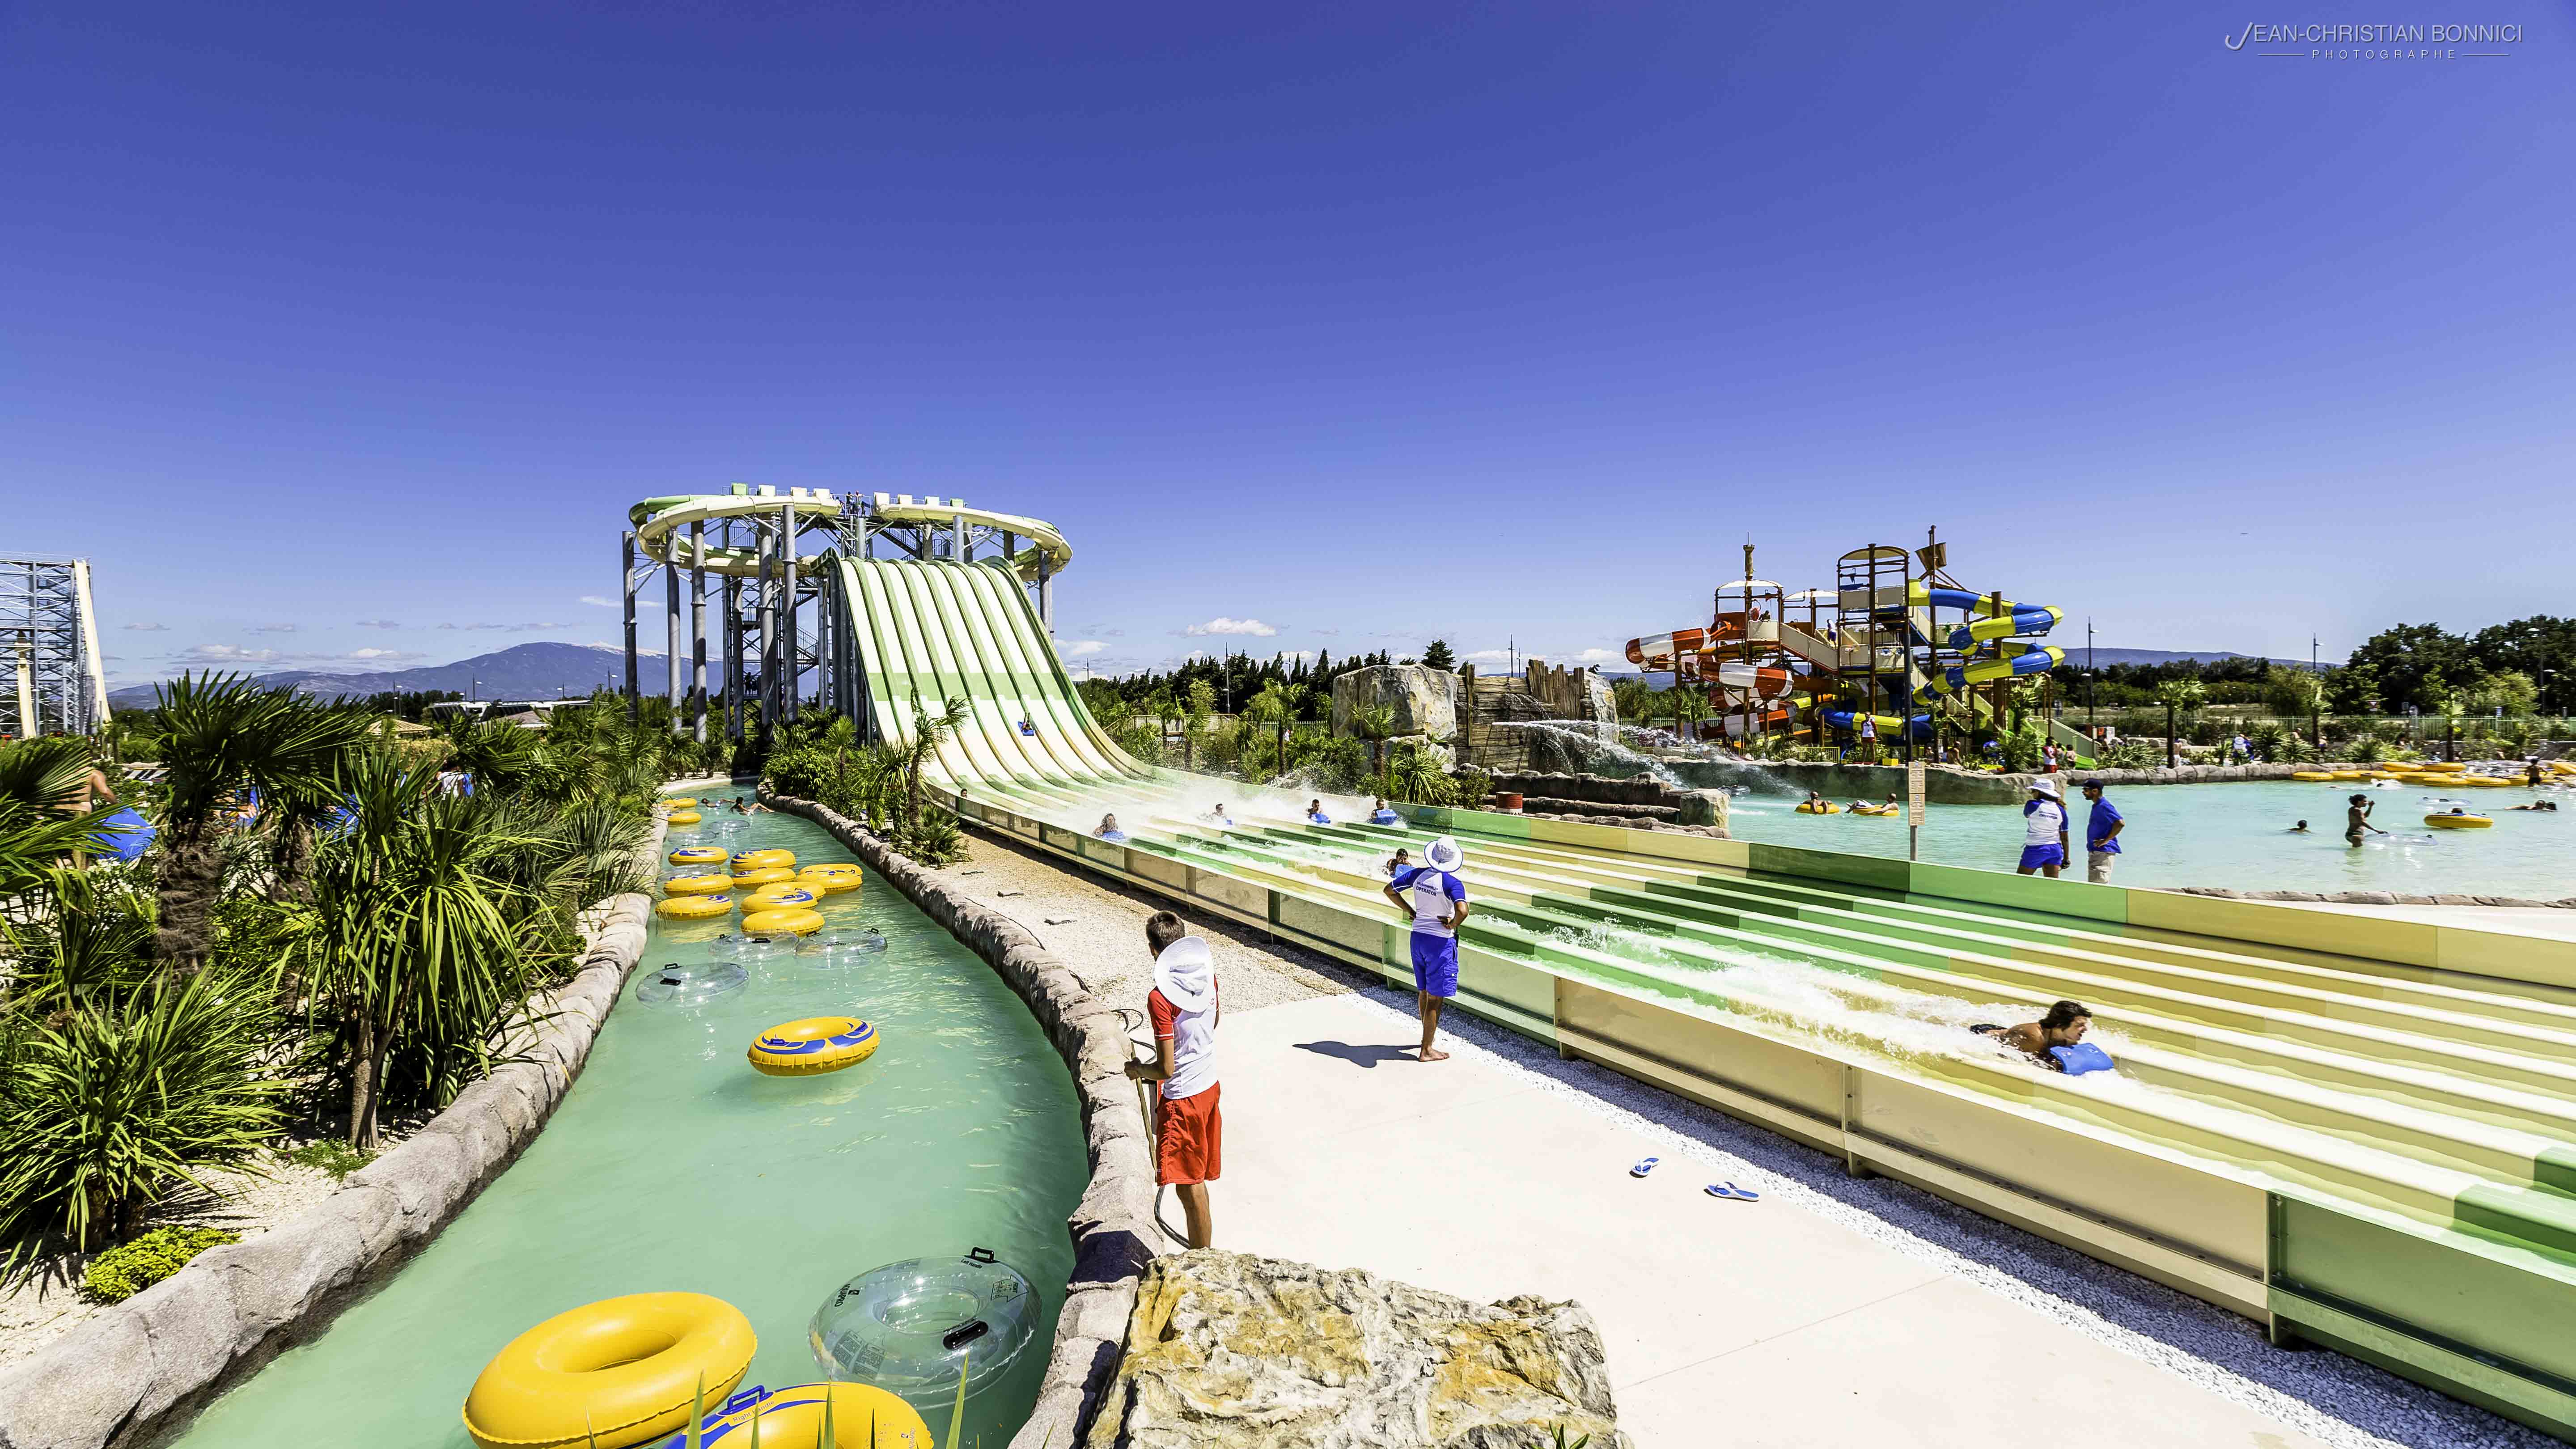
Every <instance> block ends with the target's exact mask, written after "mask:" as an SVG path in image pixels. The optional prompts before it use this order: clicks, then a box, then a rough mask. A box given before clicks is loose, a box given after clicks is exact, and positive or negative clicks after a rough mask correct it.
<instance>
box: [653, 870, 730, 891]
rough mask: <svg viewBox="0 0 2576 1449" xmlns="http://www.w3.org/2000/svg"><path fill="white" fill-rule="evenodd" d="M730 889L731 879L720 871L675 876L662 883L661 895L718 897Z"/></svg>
mask: <svg viewBox="0 0 2576 1449" xmlns="http://www.w3.org/2000/svg"><path fill="white" fill-rule="evenodd" d="M732 889H733V877H732V876H729V875H726V874H725V873H724V872H723V871H720V870H710V871H702V872H700V873H698V874H696V875H675V876H673V877H671V878H670V879H669V880H666V881H664V882H662V894H664V895H666V896H720V895H723V894H724V893H725V892H726V891H729V890H732Z"/></svg>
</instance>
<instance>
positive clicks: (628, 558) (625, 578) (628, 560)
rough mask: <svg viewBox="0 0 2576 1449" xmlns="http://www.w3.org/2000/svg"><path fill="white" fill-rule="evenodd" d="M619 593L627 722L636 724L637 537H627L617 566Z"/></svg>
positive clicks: (632, 534)
mask: <svg viewBox="0 0 2576 1449" xmlns="http://www.w3.org/2000/svg"><path fill="white" fill-rule="evenodd" d="M617 585H618V592H619V594H620V595H621V596H623V597H624V599H625V600H626V721H627V723H629V724H632V723H634V722H635V711H636V703H635V691H636V679H635V535H634V533H633V532H631V531H630V532H628V533H627V535H626V545H625V553H624V554H623V555H622V557H621V558H620V561H619V563H618V566H617Z"/></svg>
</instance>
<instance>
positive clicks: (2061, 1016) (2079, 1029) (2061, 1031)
mask: <svg viewBox="0 0 2576 1449" xmlns="http://www.w3.org/2000/svg"><path fill="white" fill-rule="evenodd" d="M2092 1025H2093V1013H2092V1012H2091V1011H2090V1010H2089V1009H2087V1008H2085V1007H2083V1006H2080V1005H2078V1004H2077V1003H2075V1002H2072V1001H2060V1002H2057V1003H2055V1004H2053V1005H2051V1006H2050V1007H2049V1008H2048V1014H2047V1015H2046V1016H2043V1017H2041V1018H2040V1019H2039V1020H2037V1021H2026V1022H2023V1023H2022V1024H2021V1025H2019V1026H1996V1025H1993V1024H1992V1023H1986V1022H1981V1023H1979V1024H1978V1025H1975V1026H1972V1027H1969V1028H1968V1030H1970V1031H1973V1032H1975V1033H1976V1034H1977V1035H1979V1036H1990V1037H1993V1038H1994V1039H1995V1040H1997V1041H1999V1042H2002V1043H2003V1044H2004V1045H2006V1046H2008V1047H2011V1048H2012V1049H2013V1050H2015V1051H2017V1052H2020V1053H2022V1054H2023V1055H2024V1056H2027V1057H2029V1058H2030V1059H2031V1060H2033V1061H2035V1062H2038V1063H2039V1064H2040V1065H2041V1066H2043V1067H2046V1068H2048V1069H2049V1070H2050V1071H2052V1072H2062V1071H2065V1070H2066V1064H2065V1063H2064V1062H2061V1061H2059V1060H2058V1059H2057V1058H2056V1057H2054V1056H2051V1055H2050V1054H2049V1048H2051V1047H2071V1046H2073V1045H2075V1044H2076V1043H2077V1042H2080V1041H2082V1040H2084V1033H2085V1031H2086V1030H2087V1029H2089V1028H2090V1027H2091V1026H2092Z"/></svg>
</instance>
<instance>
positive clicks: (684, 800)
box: [662, 795, 698, 810]
mask: <svg viewBox="0 0 2576 1449" xmlns="http://www.w3.org/2000/svg"><path fill="white" fill-rule="evenodd" d="M662 803H663V804H665V805H668V806H670V807H671V808H672V809H674V810H686V809H688V808H689V807H690V806H692V805H695V804H697V803H698V797H697V796H695V795H673V796H671V797H670V798H669V799H667V800H664V801H663V802H662Z"/></svg>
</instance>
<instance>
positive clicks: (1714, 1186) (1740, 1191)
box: [1628, 1157, 1762, 1202]
mask: <svg viewBox="0 0 2576 1449" xmlns="http://www.w3.org/2000/svg"><path fill="white" fill-rule="evenodd" d="M1662 1161H1663V1159H1662V1158H1660V1157H1640V1158H1638V1159H1637V1165H1636V1166H1634V1167H1631V1168H1629V1169H1628V1175H1629V1176H1630V1177H1644V1176H1645V1175H1646V1174H1647V1173H1650V1172H1652V1171H1654V1170H1655V1167H1656V1165H1657V1164H1659V1163H1661V1162H1662ZM1703 1191H1705V1192H1707V1194H1708V1195H1709V1196H1710V1197H1715V1198H1724V1199H1725V1200H1727V1201H1728V1202H1760V1201H1762V1194H1760V1193H1758V1192H1755V1191H1754V1190H1752V1189H1751V1188H1748V1187H1737V1186H1736V1185H1735V1184H1734V1183H1731V1182H1712V1183H1710V1184H1709V1185H1708V1186H1707V1187H1706V1188H1705V1189H1703Z"/></svg>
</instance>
